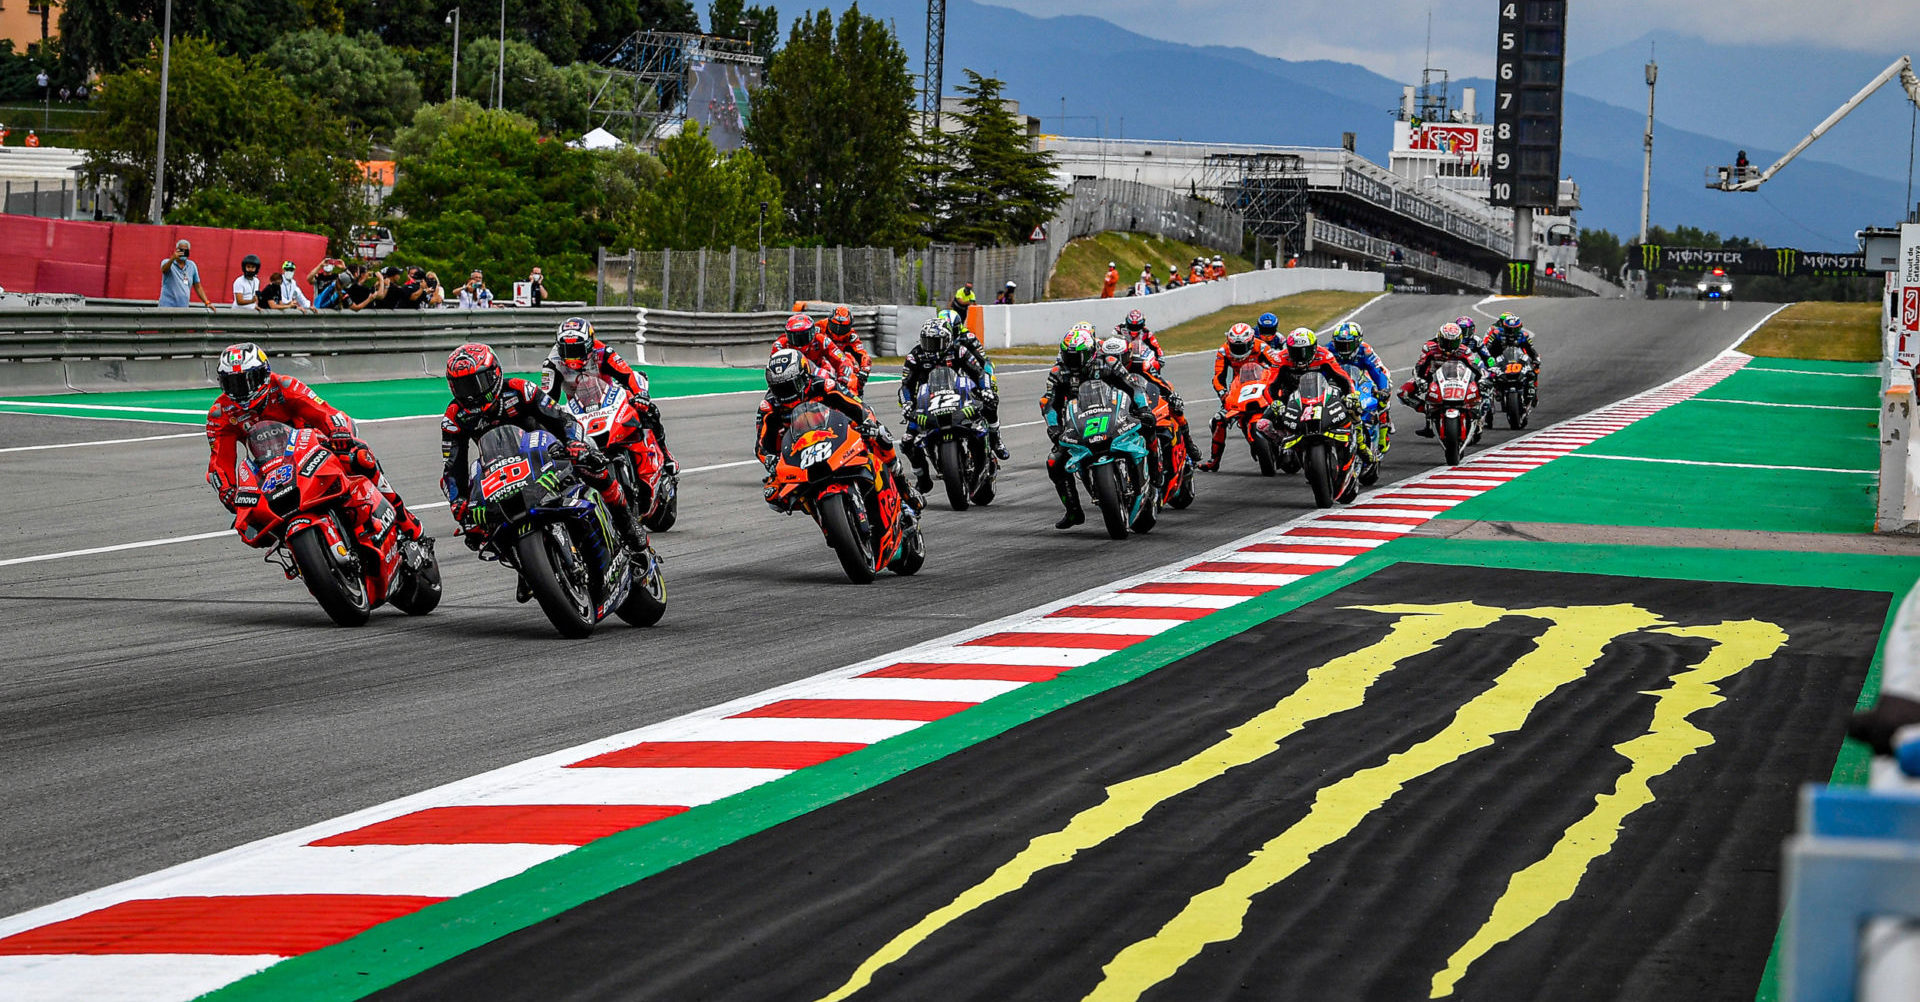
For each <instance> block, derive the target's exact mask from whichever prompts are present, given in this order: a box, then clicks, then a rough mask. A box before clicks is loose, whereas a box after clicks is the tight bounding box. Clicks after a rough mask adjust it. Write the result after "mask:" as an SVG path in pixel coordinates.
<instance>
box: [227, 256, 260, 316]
mask: <svg viewBox="0 0 1920 1002" xmlns="http://www.w3.org/2000/svg"><path fill="white" fill-rule="evenodd" d="M233 308H234V309H236V310H257V309H259V308H260V255H258V254H248V255H247V256H246V257H243V258H241V259H240V277H239V278H236V279H234V280H233Z"/></svg>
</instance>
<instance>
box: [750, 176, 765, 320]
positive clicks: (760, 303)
mask: <svg viewBox="0 0 1920 1002" xmlns="http://www.w3.org/2000/svg"><path fill="white" fill-rule="evenodd" d="M754 233H755V235H756V236H757V237H758V239H759V241H760V294H759V295H758V296H755V297H754V303H753V308H754V309H756V310H764V309H766V308H767V203H765V202H761V203H760V224H759V226H758V227H756V228H755V230H754Z"/></svg>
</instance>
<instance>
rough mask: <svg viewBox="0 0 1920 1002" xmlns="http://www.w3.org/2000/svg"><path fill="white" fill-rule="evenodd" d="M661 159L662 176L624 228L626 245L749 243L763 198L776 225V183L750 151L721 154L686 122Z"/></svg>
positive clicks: (686, 247) (686, 246)
mask: <svg viewBox="0 0 1920 1002" xmlns="http://www.w3.org/2000/svg"><path fill="white" fill-rule="evenodd" d="M659 158H660V159H659V162H660V165H661V167H662V168H664V170H665V175H664V176H663V177H661V178H660V180H659V181H657V182H656V183H654V185H653V186H652V187H651V188H649V189H648V190H646V191H645V192H642V193H641V194H640V197H639V199H638V201H637V204H636V205H635V206H634V213H633V217H632V223H631V226H630V228H629V229H628V231H627V234H628V236H629V237H630V239H629V240H628V241H627V243H628V245H629V246H632V247H639V248H644V249H646V250H662V249H666V248H672V249H675V250H692V249H694V248H697V247H739V246H752V245H753V243H754V240H755V228H756V227H757V226H758V224H759V221H760V205H761V203H763V202H764V203H766V204H767V211H768V213H769V218H770V219H771V220H773V221H774V223H775V225H776V227H777V225H778V221H779V218H780V193H779V187H778V185H776V184H775V183H774V180H773V175H772V174H770V173H768V172H767V168H766V165H765V164H762V163H761V162H760V158H759V157H756V156H754V155H753V152H752V151H751V150H735V151H733V152H732V153H729V154H725V155H722V154H721V153H720V152H719V151H718V150H716V149H714V146H713V142H712V140H710V139H708V138H707V131H706V130H705V129H704V128H702V127H701V125H700V123H698V122H692V121H690V122H688V123H687V124H686V127H685V128H683V129H682V130H681V131H680V134H679V135H677V136H674V137H672V138H670V139H668V140H667V141H665V142H663V143H661V144H660V153H659ZM776 232H777V231H776Z"/></svg>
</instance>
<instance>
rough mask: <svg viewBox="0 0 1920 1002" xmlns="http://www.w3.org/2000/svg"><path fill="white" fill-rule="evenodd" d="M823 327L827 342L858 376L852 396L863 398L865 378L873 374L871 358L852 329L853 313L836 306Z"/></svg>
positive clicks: (865, 390)
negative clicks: (831, 344)
mask: <svg viewBox="0 0 1920 1002" xmlns="http://www.w3.org/2000/svg"><path fill="white" fill-rule="evenodd" d="M823 326H825V327H826V329H827V340H829V341H832V342H833V346H834V347H835V348H838V349H840V353H841V354H843V355H845V356H847V358H848V359H849V360H851V361H852V362H853V367H854V371H855V372H856V373H858V374H859V377H860V378H859V379H858V380H856V381H855V382H854V384H853V392H854V395H855V396H865V395H866V392H867V377H868V376H870V375H872V374H873V356H872V355H869V354H867V346H866V345H863V344H861V343H860V335H859V334H858V333H856V332H855V331H854V329H853V311H852V310H850V309H847V308H846V307H844V306H836V307H834V308H833V312H832V313H830V314H828V315H827V322H826V323H825V324H824V325H823Z"/></svg>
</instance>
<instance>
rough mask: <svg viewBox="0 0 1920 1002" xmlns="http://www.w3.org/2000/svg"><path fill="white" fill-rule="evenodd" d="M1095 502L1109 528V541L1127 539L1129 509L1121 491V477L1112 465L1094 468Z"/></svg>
mask: <svg viewBox="0 0 1920 1002" xmlns="http://www.w3.org/2000/svg"><path fill="white" fill-rule="evenodd" d="M1093 500H1094V502H1095V503H1096V504H1098V505H1099V506H1100V518H1101V520H1102V521H1103V522H1105V523H1106V526H1107V538H1108V539H1125V538H1127V507H1126V504H1125V502H1124V500H1123V499H1122V496H1121V491H1120V476H1119V474H1118V473H1116V472H1114V469H1113V464H1112V463H1101V464H1100V465H1099V466H1096V467H1094V468H1093Z"/></svg>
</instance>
